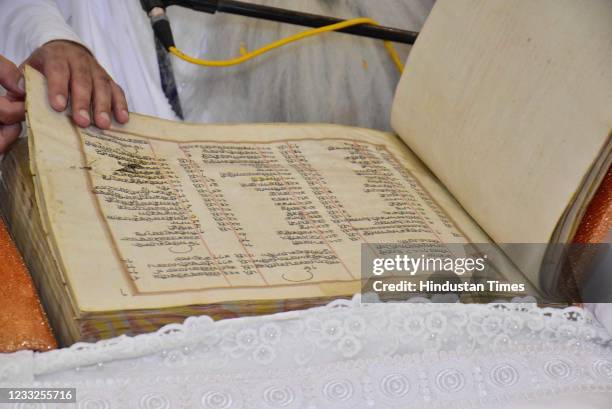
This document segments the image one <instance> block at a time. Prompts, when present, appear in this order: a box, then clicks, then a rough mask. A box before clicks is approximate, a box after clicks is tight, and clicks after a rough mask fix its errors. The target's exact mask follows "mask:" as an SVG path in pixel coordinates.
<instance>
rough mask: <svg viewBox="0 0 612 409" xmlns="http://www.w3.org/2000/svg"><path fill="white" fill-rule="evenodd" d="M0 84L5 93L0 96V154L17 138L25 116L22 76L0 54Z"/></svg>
mask: <svg viewBox="0 0 612 409" xmlns="http://www.w3.org/2000/svg"><path fill="white" fill-rule="evenodd" d="M0 85H2V87H3V88H4V89H6V91H7V94H6V95H4V96H1V97H0V154H2V153H4V152H6V151H7V150H8V148H10V146H11V145H12V144H13V142H15V141H16V140H17V138H18V137H19V134H20V133H21V121H23V119H24V116H25V104H24V102H23V98H24V96H25V92H24V84H23V76H22V75H21V72H20V71H19V69H17V67H16V66H15V64H13V63H12V62H10V61H9V60H7V59H6V58H4V57H2V56H1V55H0Z"/></svg>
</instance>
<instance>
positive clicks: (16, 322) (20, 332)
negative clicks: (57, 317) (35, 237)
mask: <svg viewBox="0 0 612 409" xmlns="http://www.w3.org/2000/svg"><path fill="white" fill-rule="evenodd" d="M54 348H57V342H56V340H55V338H54V337H53V334H52V333H51V328H50V327H49V324H48V322H47V318H46V316H45V313H44V312H43V309H42V307H41V304H40V301H39V299H38V294H37V293H36V289H35V288H34V284H33V283H32V279H31V278H30V274H29V273H28V270H27V269H26V266H25V264H24V263H23V259H22V258H21V255H20V254H19V251H18V250H17V248H16V247H15V244H14V243H13V241H12V239H11V237H10V236H9V234H8V231H7V229H6V226H5V225H4V222H3V221H2V219H0V352H15V351H18V350H22V349H33V350H37V351H47V350H49V349H54Z"/></svg>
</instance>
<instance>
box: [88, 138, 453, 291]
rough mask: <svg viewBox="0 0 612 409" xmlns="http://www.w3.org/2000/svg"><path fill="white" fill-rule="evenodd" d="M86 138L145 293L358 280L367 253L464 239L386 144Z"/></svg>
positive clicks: (106, 214) (105, 208)
mask: <svg viewBox="0 0 612 409" xmlns="http://www.w3.org/2000/svg"><path fill="white" fill-rule="evenodd" d="M80 135H81V139H82V140H81V142H82V148H83V155H84V160H85V163H86V164H87V170H88V174H89V177H90V182H91V188H92V192H93V194H94V197H95V200H96V202H97V205H98V208H99V211H100V213H101V218H102V219H103V220H104V222H105V223H106V226H107V229H108V232H109V235H110V237H111V238H112V241H113V244H114V246H115V249H116V253H117V255H118V257H119V258H120V259H121V260H122V262H123V265H124V267H125V274H126V275H127V276H128V277H129V278H130V279H131V281H132V282H133V283H134V287H135V290H136V292H138V293H155V292H166V291H181V290H194V289H209V288H229V287H261V286H280V285H288V284H295V285H299V284H301V283H322V282H338V281H353V280H358V279H359V277H360V249H361V245H362V244H368V243H379V242H406V241H411V240H414V241H419V242H431V243H432V244H433V245H435V244H436V243H445V242H451V241H455V242H456V241H457V240H458V239H460V238H461V237H462V233H461V232H460V231H459V230H458V229H457V228H456V227H455V225H454V223H453V222H452V221H451V220H450V219H449V217H448V216H447V215H446V214H445V213H444V212H443V211H442V210H441V209H440V208H439V207H438V206H437V205H436V203H435V202H434V201H433V200H432V199H431V197H430V196H429V195H428V194H427V192H426V191H424V189H423V188H422V187H421V186H420V185H419V183H418V182H417V180H416V179H415V178H414V177H413V175H412V174H411V173H410V172H409V171H407V169H406V168H405V167H403V166H402V164H401V163H400V162H399V161H398V160H397V159H396V157H395V156H394V155H393V154H392V153H391V152H390V151H389V150H388V149H387V148H386V147H385V146H384V145H377V144H372V143H366V142H363V141H358V140H351V139H343V138H338V139H333V138H326V139H299V140H295V139H294V140H282V141H279V140H275V141H268V142H259V141H257V142H232V141H193V142H184V141H182V142H177V141H173V140H162V139H159V138H148V137H145V136H137V135H133V134H125V133H120V132H112V133H110V132H109V133H103V132H101V131H93V130H86V131H82V132H80Z"/></svg>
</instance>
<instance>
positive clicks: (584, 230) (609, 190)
mask: <svg viewBox="0 0 612 409" xmlns="http://www.w3.org/2000/svg"><path fill="white" fill-rule="evenodd" d="M610 230H612V168H610V169H608V174H607V175H606V177H605V178H604V180H603V182H602V183H601V185H600V186H599V189H598V190H597V193H595V196H594V197H593V200H591V203H590V204H589V207H588V208H587V211H586V214H585V215H584V217H583V219H582V222H581V223H580V226H579V227H578V231H577V232H576V235H575V236H574V243H582V244H590V243H603V242H604V241H605V239H606V236H607V235H608V232H609V231H610Z"/></svg>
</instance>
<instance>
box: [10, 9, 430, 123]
mask: <svg viewBox="0 0 612 409" xmlns="http://www.w3.org/2000/svg"><path fill="white" fill-rule="evenodd" d="M252 1H253V2H258V3H264V4H267V5H272V6H277V7H285V8H290V9H295V10H301V11H306V12H310V13H317V14H324V15H331V16H337V17H342V18H350V17H361V16H368V17H373V18H375V19H377V20H378V21H379V22H380V23H381V24H384V25H389V26H394V27H400V28H404V29H408V30H416V31H418V30H419V29H420V28H421V26H422V24H423V22H424V21H425V18H426V16H427V15H428V13H429V11H430V9H431V7H432V3H433V0H380V1H376V2H373V1H371V0H290V1H289V0H252ZM168 14H169V16H170V20H171V22H172V27H173V31H174V36H175V39H176V42H177V45H178V46H179V47H180V48H182V49H183V50H185V51H186V52H188V53H190V54H192V55H196V56H199V57H206V58H208V59H226V58H230V57H234V56H236V55H238V54H239V50H240V46H241V45H244V46H246V47H247V48H248V49H249V50H253V49H255V48H258V47H261V46H263V45H265V44H267V43H269V42H271V41H273V40H276V39H279V38H282V37H286V36H288V35H290V34H293V33H295V32H298V31H302V30H304V28H303V27H296V26H292V25H288V24H279V23H273V22H267V21H262V20H256V19H250V18H246V17H241V16H232V15H228V14H222V13H218V14H216V15H214V16H213V15H209V14H206V13H198V12H193V11H191V10H187V9H184V8H181V7H170V8H168ZM56 38H63V39H68V40H72V41H80V42H81V43H82V44H84V45H85V46H87V47H88V48H89V49H90V50H91V51H92V52H93V54H94V55H95V56H96V57H97V58H98V60H99V61H100V63H101V64H102V65H103V66H104V68H105V69H106V70H107V71H108V72H109V74H111V76H112V77H113V78H114V79H115V81H117V83H118V84H119V85H121V86H122V87H123V89H124V90H125V91H126V94H127V96H128V102H129V105H130V109H131V110H132V111H134V112H140V113H144V114H148V115H154V116H160V117H163V118H174V114H173V113H172V111H171V109H170V106H169V104H168V102H167V100H166V99H165V97H164V95H163V92H162V91H161V86H160V78H159V71H158V65H157V58H156V54H155V48H154V43H153V34H152V30H151V28H150V24H149V22H148V18H147V17H146V15H145V13H144V11H143V10H142V8H141V6H140V2H139V1H138V0H120V1H117V0H55V1H54V0H19V1H14V0H0V53H4V54H6V55H7V56H8V57H9V58H11V59H13V60H14V61H15V62H17V63H21V62H22V61H23V60H24V59H25V58H26V57H27V56H28V55H29V54H30V53H31V52H32V51H33V50H34V49H36V48H37V47H39V46H40V45H42V44H44V43H45V42H47V41H50V40H52V39H56ZM397 48H398V50H399V52H400V54H401V56H402V57H405V56H406V55H407V52H408V50H409V47H408V46H403V45H397ZM174 70H175V76H176V82H177V88H178V91H179V96H180V98H181V101H182V105H183V111H184V113H185V119H186V120H188V121H191V122H234V123H236V122H331V123H340V124H345V125H355V126H363V127H368V128H375V129H384V130H389V129H390V125H389V116H390V115H389V112H390V107H391V103H392V101H393V94H394V92H395V86H396V84H397V81H398V79H399V75H398V73H397V71H396V69H395V67H394V65H393V63H392V62H391V61H390V59H389V56H388V55H387V54H386V52H385V49H384V47H383V46H382V43H381V42H380V41H376V40H372V39H365V38H359V37H356V36H349V35H346V34H337V33H330V34H325V35H323V36H319V37H317V38H310V39H308V40H305V41H302V42H300V43H297V44H292V45H290V46H287V47H285V48H284V49H282V50H276V51H274V52H272V53H270V54H268V55H265V56H262V57H260V58H258V59H256V60H255V61H251V62H248V63H247V64H244V65H240V66H237V67H230V68H221V69H218V68H216V69H215V68H213V69H211V68H202V67H199V66H195V65H192V64H188V63H185V62H183V61H180V60H176V59H174Z"/></svg>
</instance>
